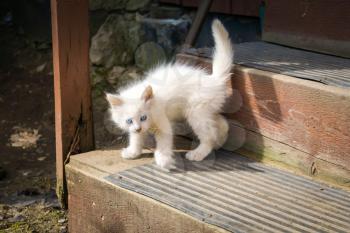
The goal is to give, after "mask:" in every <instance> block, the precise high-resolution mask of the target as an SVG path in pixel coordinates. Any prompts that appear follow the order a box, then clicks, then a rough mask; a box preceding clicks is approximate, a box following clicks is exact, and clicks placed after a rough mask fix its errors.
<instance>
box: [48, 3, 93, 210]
mask: <svg viewBox="0 0 350 233" xmlns="http://www.w3.org/2000/svg"><path fill="white" fill-rule="evenodd" d="M51 16H52V47H53V66H54V91H55V127H56V173H57V191H56V192H57V196H58V198H59V200H60V201H61V203H62V205H63V206H64V207H67V206H66V205H65V204H66V203H67V202H66V197H67V193H66V184H65V173H64V165H65V163H67V162H68V161H69V156H70V155H71V154H75V153H79V152H85V151H89V150H92V149H93V148H94V140H93V127H92V110H91V90H90V78H89V19H88V16H89V7H88V0H51Z"/></svg>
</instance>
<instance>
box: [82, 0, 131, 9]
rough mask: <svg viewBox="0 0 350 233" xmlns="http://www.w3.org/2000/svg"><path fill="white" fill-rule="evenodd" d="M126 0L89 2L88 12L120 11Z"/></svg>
mask: <svg viewBox="0 0 350 233" xmlns="http://www.w3.org/2000/svg"><path fill="white" fill-rule="evenodd" d="M126 2H127V0H89V8H90V10H108V11H109V10H121V9H124V7H125V3H126Z"/></svg>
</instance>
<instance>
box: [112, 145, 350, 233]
mask: <svg viewBox="0 0 350 233" xmlns="http://www.w3.org/2000/svg"><path fill="white" fill-rule="evenodd" d="M181 161H182V164H181V163H179V164H181V166H180V167H181V169H176V170H174V171H173V172H170V173H169V172H165V171H162V170H161V169H159V168H158V167H156V166H155V165H153V164H148V165H143V166H140V167H135V168H132V169H129V170H126V171H123V172H120V173H117V174H114V175H110V176H108V177H106V179H107V180H108V181H110V182H112V183H113V184H116V185H118V186H121V187H123V188H126V189H129V190H132V191H135V192H137V193H140V194H143V195H146V196H148V197H151V198H153V199H155V200H158V201H160V202H163V203H165V204H168V205H170V206H172V207H174V208H176V209H179V210H181V211H183V212H185V213H187V214H189V215H191V216H193V217H195V218H197V219H199V220H201V221H204V222H207V223H210V224H213V225H217V226H219V227H222V228H224V229H226V230H228V231H232V232H350V194H349V193H347V192H345V191H343V190H339V189H335V188H331V187H329V186H326V185H324V184H320V183H317V182H314V181H312V180H310V179H307V178H304V177H300V176H296V175H294V174H291V173H288V172H285V171H281V170H278V169H275V168H271V167H268V166H266V165H263V164H261V163H257V162H254V161H252V160H250V159H247V158H245V157H242V156H240V155H237V154H232V153H228V152H222V151H220V152H217V153H216V155H212V156H210V157H209V158H208V159H206V160H204V161H202V162H190V161H187V160H186V161H185V160H181Z"/></svg>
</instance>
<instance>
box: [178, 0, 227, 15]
mask: <svg viewBox="0 0 350 233" xmlns="http://www.w3.org/2000/svg"><path fill="white" fill-rule="evenodd" d="M203 4H204V3H203V1H200V0H184V1H182V5H183V6H186V7H201V6H202V5H203ZM209 11H210V12H215V13H224V14H229V13H231V0H213V1H212V4H211V6H210V9H209Z"/></svg>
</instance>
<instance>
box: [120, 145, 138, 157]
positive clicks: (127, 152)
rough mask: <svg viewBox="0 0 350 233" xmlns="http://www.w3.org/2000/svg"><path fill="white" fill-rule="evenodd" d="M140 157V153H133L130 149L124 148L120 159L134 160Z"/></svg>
mask: <svg viewBox="0 0 350 233" xmlns="http://www.w3.org/2000/svg"><path fill="white" fill-rule="evenodd" d="M140 155H141V152H138V151H135V150H133V149H131V148H130V147H128V148H124V149H123V150H122V158H123V159H136V158H137V157H139V156H140Z"/></svg>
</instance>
